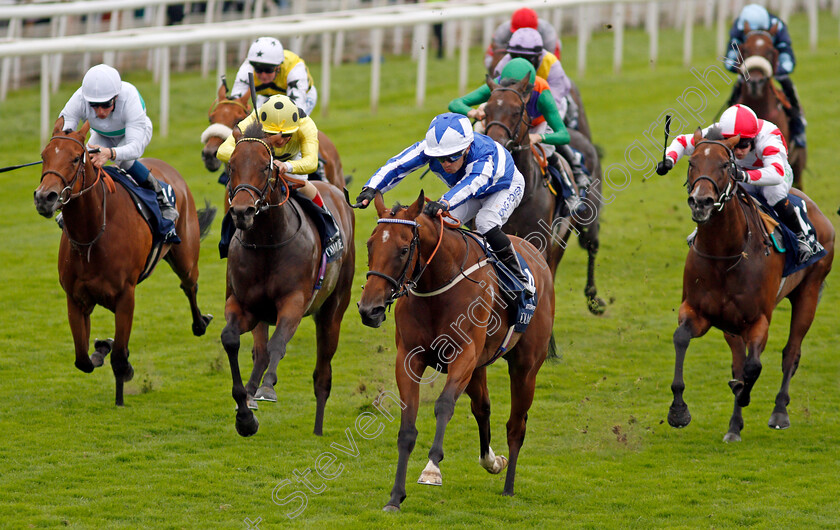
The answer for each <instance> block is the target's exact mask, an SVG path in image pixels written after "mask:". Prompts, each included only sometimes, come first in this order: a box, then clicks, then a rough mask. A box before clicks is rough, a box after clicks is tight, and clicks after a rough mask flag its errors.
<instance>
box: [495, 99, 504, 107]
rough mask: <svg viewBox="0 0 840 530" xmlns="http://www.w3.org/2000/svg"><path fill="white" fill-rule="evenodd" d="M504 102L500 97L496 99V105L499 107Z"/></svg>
mask: <svg viewBox="0 0 840 530" xmlns="http://www.w3.org/2000/svg"><path fill="white" fill-rule="evenodd" d="M504 104H505V102H504V101H502V100H501V99H500V100H498V101H496V105H497V106H499V107H501V106H502V105H504Z"/></svg>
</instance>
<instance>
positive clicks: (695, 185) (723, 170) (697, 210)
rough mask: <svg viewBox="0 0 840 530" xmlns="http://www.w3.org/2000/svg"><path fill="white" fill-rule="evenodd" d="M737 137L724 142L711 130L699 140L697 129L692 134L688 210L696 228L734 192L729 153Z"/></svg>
mask: <svg viewBox="0 0 840 530" xmlns="http://www.w3.org/2000/svg"><path fill="white" fill-rule="evenodd" d="M740 139H741V137H740V136H733V137H732V138H728V139H724V138H723V137H722V136H721V135H720V132H719V131H718V130H716V129H711V130H710V131H709V133H708V134H707V135H706V138H703V135H702V131H701V130H700V129H699V128H698V129H697V130H696V131H695V132H694V139H693V143H694V153H692V155H691V158H690V159H689V160H688V176H687V177H686V183H685V185H686V188H687V190H688V206H689V208H691V219H692V220H693V221H694V222H695V223H698V224H703V223H705V222H706V221H708V220H709V218H710V217H711V216H712V213H713V212H714V209H715V208H716V209H717V211H720V210H722V209H723V207H724V206H725V205H726V202H727V201H729V199H731V198H732V196H733V192H734V190H735V178H734V177H735V171H736V169H737V168H736V166H735V155H734V154H733V152H732V150H733V149H734V148H735V145H737V143H738V140H740Z"/></svg>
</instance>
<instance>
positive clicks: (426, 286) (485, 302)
mask: <svg viewBox="0 0 840 530" xmlns="http://www.w3.org/2000/svg"><path fill="white" fill-rule="evenodd" d="M424 202H425V199H424V194H423V192H422V191H421V192H420V196H419V197H418V198H417V201H416V202H414V203H413V204H412V205H410V206H409V207H407V208H406V207H400V206H399V205H397V206H395V207H394V208H393V209H391V210H388V209H387V208H386V207H385V204H384V202H383V200H382V196H381V195H380V194H377V195H376V197H375V199H374V204H375V206H376V211H377V213H378V215H379V222H378V224H377V226H376V228H375V229H374V231H373V234H372V235H371V236H370V239H368V242H367V245H368V269H369V271H370V272H368V273H367V282H366V283H365V287H364V291H363V292H362V298H361V300H360V301H359V313H360V314H361V317H362V323H364V324H365V325H366V326H370V327H379V326H380V325H381V324H382V321H383V320H385V308H386V306H390V304H391V303H392V302H393V301H394V300H397V304H396V309H395V310H394V318H395V319H396V343H397V360H396V377H397V386H398V387H399V392H400V399H401V401H402V403H401V406H402V407H403V410H402V419H401V422H400V431H399V437H398V440H397V447H398V449H399V460H398V462H397V472H396V479H395V481H394V487H393V489H392V490H391V498H390V500H389V501H388V503H387V505H386V506H385V510H386V511H398V510H399V509H400V503H402V501H403V500H404V499H405V496H406V492H405V477H406V471H407V467H408V458H409V456H410V454H411V451H412V449H413V448H414V443H415V440H416V439H417V429H416V428H415V421H416V419H417V409H418V406H419V399H420V384H421V383H428V382H430V381H431V380H434V379H435V378H436V376H435V377H431V378H428V379H424V378H422V376H423V372H424V370H425V369H426V367H429V366H430V367H433V368H434V369H436V370H438V371H439V372H442V373H446V374H447V377H446V383H444V385H443V390H442V392H441V394H440V397H438V399H437V401H436V402H435V418H436V419H437V427H436V429H435V438H434V442H433V443H432V447H431V449H430V450H429V463H428V464H427V465H426V468H425V469H424V470H423V473H422V474H421V476H420V480H419V482H421V483H423V484H436V485H440V484H441V482H442V481H441V474H440V461H441V460H443V435H444V431H445V429H446V425H447V424H448V423H449V420H450V419H451V418H452V414H453V412H454V410H455V401H456V400H457V399H458V397H459V396H460V395H461V394H462V393H463V392H464V391H466V392H467V395H469V396H470V399H471V400H472V412H473V415H474V416H475V419H476V421H477V422H478V434H479V447H480V451H479V456H480V462H481V465H482V467H484V468H485V469H486V470H487V471H488V472H490V473H494V474H495V473H499V472H500V471H501V470H502V469H504V468H505V466H507V476H506V477H505V486H504V494H505V495H513V482H514V477H515V473H516V461H517V458H518V455H519V450H520V448H521V447H522V443H523V440H524V439H525V423H526V421H527V418H528V409H529V408H530V407H531V403H532V401H533V398H534V385H535V384H536V376H537V372H538V371H539V369H540V366H542V364H543V361H544V360H545V358H546V355H547V354H548V352H549V349H550V348H551V349H552V351H553V346H554V338H553V336H552V331H551V328H552V324H553V323H554V282H553V279H552V276H551V272H550V271H549V268H548V265H547V264H546V263H545V260H544V259H543V258H542V255H541V254H540V252H539V251H538V250H537V249H536V248H534V247H533V246H532V245H531V244H530V243H528V242H527V241H524V240H522V239H519V238H517V237H511V240H512V241H513V245H514V247H515V248H516V249H517V250H518V251H519V252H520V253H522V255H523V257H524V258H525V260H526V261H527V262H528V264H529V266H530V268H531V272H532V273H533V275H534V282H535V285H536V290H537V293H538V296H539V299H538V303H537V307H536V310H535V312H534V315H533V318H532V319H531V322H530V324H529V325H528V327H527V329H526V330H525V332H524V333H513V335H512V337H511V342H509V343H508V345H507V349H506V350H504V349H500V347H501V346H502V345H503V344H504V340H505V338H506V335H507V334H508V333H509V331H508V328H509V326H510V325H512V323H511V322H510V321H509V317H508V312H507V310H506V309H505V308H506V307H507V305H506V304H507V300H506V299H505V296H504V295H502V294H501V293H500V291H499V289H498V279H497V276H496V272H495V270H494V268H493V267H491V266H486V265H487V258H486V255H485V252H484V250H483V249H482V248H481V246H480V245H479V243H478V242H477V241H476V240H475V239H474V238H473V237H470V236H468V235H466V234H465V233H463V232H461V231H458V230H451V229H449V228H444V226H443V224H444V220H443V218H442V217H439V218H436V219H432V218H430V217H429V216H427V215H425V214H423V215H421V211H422V208H423V205H424ZM438 219H440V221H439V222H438ZM461 280H466V281H461ZM505 351H506V352H507V353H504V352H505ZM499 355H502V356H503V357H504V359H505V360H506V361H507V364H508V373H509V374H510V391H511V413H510V419H509V420H508V423H507V441H508V449H509V451H510V461H509V462H508V460H507V459H506V458H505V457H503V456H501V455H499V456H497V455H495V454H494V453H493V450H492V449H491V448H490V397H489V394H488V391H487V375H486V367H487V365H488V364H490V363H491V362H493V361H494V360H495V359H496V358H497V356H499Z"/></svg>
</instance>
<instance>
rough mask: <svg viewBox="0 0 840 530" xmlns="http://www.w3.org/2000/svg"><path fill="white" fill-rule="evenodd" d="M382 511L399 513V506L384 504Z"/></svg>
mask: <svg viewBox="0 0 840 530" xmlns="http://www.w3.org/2000/svg"><path fill="white" fill-rule="evenodd" d="M382 511H383V512H388V513H400V507H399V506H394V505H393V504H386V505H385V507H384V508H382Z"/></svg>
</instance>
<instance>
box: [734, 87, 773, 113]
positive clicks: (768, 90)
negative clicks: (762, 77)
mask: <svg viewBox="0 0 840 530" xmlns="http://www.w3.org/2000/svg"><path fill="white" fill-rule="evenodd" d="M772 85H773V78H769V79H767V84H766V85H765V87H764V93H763V95H761V96H758V97H753V96H751V95H750V91H749V88H748V87H747V84H746V83H744V84H743V85H742V86H741V99H740V103H741V104H742V105H746V106H747V107H749V108H751V109H752V110H753V112H755V114H756V115H757V116H758V117H761V116H767V115H768V114H769V113H770V112H771V111H772V110H773V109H774V108H775V107H776V106H777V105H778V104H779V103H780V102H779V100H778V98H777V97H776V93H775V91H774V90H773V86H772Z"/></svg>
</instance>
